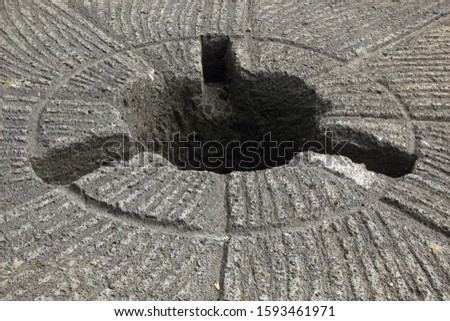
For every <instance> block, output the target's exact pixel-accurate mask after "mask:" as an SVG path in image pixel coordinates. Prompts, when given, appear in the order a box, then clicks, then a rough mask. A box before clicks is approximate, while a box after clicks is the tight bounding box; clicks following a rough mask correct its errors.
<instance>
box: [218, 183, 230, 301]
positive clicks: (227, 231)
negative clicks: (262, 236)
mask: <svg viewBox="0 0 450 321" xmlns="http://www.w3.org/2000/svg"><path fill="white" fill-rule="evenodd" d="M230 181H231V176H230V175H227V176H226V184H225V211H226V215H227V217H226V225H225V235H226V239H225V241H224V242H223V252H222V265H221V267H220V276H219V280H220V281H219V284H220V295H219V300H221V301H223V300H224V295H225V292H224V288H225V286H224V285H225V271H226V267H227V265H228V257H229V256H228V251H229V247H230V239H231V236H232V235H231V234H230V229H231V204H230V197H229V196H230V194H229V193H230V192H229V190H230V189H229V185H230Z"/></svg>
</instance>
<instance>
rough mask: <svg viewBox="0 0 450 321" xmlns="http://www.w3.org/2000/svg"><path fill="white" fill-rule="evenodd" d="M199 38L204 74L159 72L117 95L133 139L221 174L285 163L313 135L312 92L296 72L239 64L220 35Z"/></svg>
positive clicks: (191, 166)
mask: <svg viewBox="0 0 450 321" xmlns="http://www.w3.org/2000/svg"><path fill="white" fill-rule="evenodd" d="M201 43H202V69H203V79H197V78H198V77H197V78H192V77H190V76H189V75H179V74H172V75H169V76H167V75H165V76H164V79H163V80H161V81H160V82H157V81H156V82H155V81H150V80H145V79H141V80H139V81H137V82H135V83H133V84H131V85H130V86H128V87H127V88H126V90H125V91H124V92H122V99H123V108H124V109H125V115H128V116H126V117H128V123H129V124H130V123H131V124H134V128H132V130H133V131H134V136H135V137H136V138H137V139H138V140H139V142H141V143H142V144H144V145H145V146H146V147H149V146H150V148H149V149H151V150H152V151H154V152H157V153H159V154H162V155H163V156H164V157H166V158H168V159H169V160H170V161H171V162H172V163H173V164H175V165H176V166H177V167H178V168H180V169H188V170H209V171H213V172H216V173H221V174H224V173H229V172H232V171H249V170H261V169H266V168H270V167H275V166H280V165H284V164H286V163H287V162H289V160H291V159H292V158H293V156H294V152H295V151H298V149H299V147H300V146H301V145H302V144H303V143H304V142H305V141H307V140H309V139H313V138H314V137H315V126H316V123H317V120H318V117H319V112H320V104H319V103H318V99H317V97H316V95H315V93H314V91H313V90H312V89H310V88H308V87H307V86H306V85H305V83H304V82H303V81H302V80H301V79H299V78H296V77H292V76H287V75H285V74H282V73H267V72H254V73H250V72H248V71H247V70H244V69H242V68H241V66H240V64H239V63H237V62H236V57H235V55H234V53H233V52H232V50H231V48H230V47H231V45H230V39H229V38H228V37H226V36H214V35H208V36H204V37H202V38H201ZM169 78H170V80H169ZM169 142H170V144H169ZM149 143H150V144H149ZM169 145H170V147H169Z"/></svg>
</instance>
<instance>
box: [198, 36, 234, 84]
mask: <svg viewBox="0 0 450 321" xmlns="http://www.w3.org/2000/svg"><path fill="white" fill-rule="evenodd" d="M201 43H202V67H203V79H204V81H205V83H217V82H225V81H226V78H227V75H226V56H227V52H228V48H229V46H230V38H229V37H227V36H219V35H206V36H202V37H201Z"/></svg>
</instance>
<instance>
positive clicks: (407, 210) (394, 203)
mask: <svg viewBox="0 0 450 321" xmlns="http://www.w3.org/2000/svg"><path fill="white" fill-rule="evenodd" d="M399 196H400V197H401V195H399ZM380 201H381V202H383V203H384V204H387V205H389V206H391V207H393V208H395V209H396V210H398V212H400V213H402V215H404V216H405V217H408V218H412V219H414V220H415V221H417V222H419V223H420V224H422V225H424V226H425V227H427V228H430V229H432V230H433V231H435V232H439V233H441V234H443V235H445V236H447V237H450V230H449V229H448V228H444V227H442V226H440V225H439V224H437V223H436V222H434V221H433V220H429V219H427V218H426V217H424V216H422V215H420V214H418V213H416V211H415V210H414V208H411V207H409V206H405V205H408V202H407V200H406V202H405V203H406V204H405V203H403V202H402V201H405V200H404V199H403V198H400V200H397V199H394V198H390V197H388V196H383V197H381V198H380Z"/></svg>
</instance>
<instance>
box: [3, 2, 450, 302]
mask: <svg viewBox="0 0 450 321" xmlns="http://www.w3.org/2000/svg"><path fill="white" fill-rule="evenodd" d="M0 12H1V16H2V19H1V29H2V33H1V36H0V39H1V40H0V43H1V54H0V58H1V65H0V81H1V82H2V85H1V88H0V91H1V98H0V104H1V106H0V107H1V108H0V132H1V134H0V178H1V181H0V200H1V202H0V227H1V230H0V299H2V300H39V299H49V300H62V299H69V300H107V299H117V300H128V299H131V300H138V299H139V300H161V299H162V300H164V299H165V300H171V299H174V300H175V299H183V300H218V299H223V300H248V299H254V300H267V299H272V300H309V299H317V300H359V299H362V300H450V259H449V258H450V255H449V251H450V242H449V237H450V198H449V196H448V195H449V194H450V186H449V182H450V179H449V178H450V172H449V168H450V152H449V150H450V149H449V145H450V136H449V133H450V124H449V117H450V103H449V102H450V99H449V92H450V85H449V84H450V46H449V43H450V18H449V13H450V4H449V2H448V1H435V2H429V3H428V2H427V3H424V2H422V1H405V2H403V1H399V2H385V3H379V4H375V3H365V2H357V3H356V2H355V3H349V2H339V3H335V4H328V3H325V2H322V3H318V2H317V3H316V2H315V3H313V4H311V3H308V2H306V1H305V2H298V1H189V2H180V1H165V2H158V1H143V0H126V1H118V0H117V1H116V0H111V1H96V0H92V1H84V0H73V1H57V0H47V1H37V0H36V1H32V0H30V1H28V0H27V1H26V0H23V1H13V0H2V1H0ZM211 35H213V36H212V37H211ZM217 35H218V36H217ZM208 37H209V38H208ZM211 39H213V40H211ZM205 41H209V42H208V43H206V44H205ZM224 48H225V49H224ZM216 51H217V52H216ZM222 51H226V54H225V52H222ZM221 54H222V55H224V57H222V58H223V60H224V64H226V65H224V66H223V69H224V70H226V74H225V75H223V74H221V73H223V72H224V71H220V70H221V69H220V68H221V67H220V66H216V65H215V64H214V63H211V61H213V62H214V59H216V60H219V61H220V60H221V59H222V58H221V56H220V55H221ZM205 57H206V58H205ZM211 59H212V60H211ZM205 60H208V61H206V62H205ZM208 64H209V65H208ZM209 66H213V67H209ZM211 68H212V69H211ZM210 69H211V70H210ZM218 70H219V71H218ZM208 77H213V78H214V77H218V78H219V80H220V81H219V82H218V83H215V84H210V83H209V82H208V81H205V79H207V78H208ZM221 77H222V78H221ZM224 97H225V98H224ZM178 131H181V132H183V133H184V134H187V133H189V132H191V131H198V132H199V133H200V134H201V136H202V139H203V140H208V139H217V140H219V141H221V142H228V141H231V140H233V139H256V138H259V137H260V135H261V134H263V133H264V132H266V131H271V132H272V133H273V134H274V137H275V138H276V139H277V140H292V141H295V143H296V144H297V145H298V146H300V145H301V144H302V143H303V142H305V141H307V140H309V139H316V140H318V141H320V142H323V143H338V142H339V141H348V142H349V143H348V145H346V147H345V148H344V149H343V150H342V156H338V155H328V154H317V153H312V152H311V153H301V154H298V155H296V156H295V157H294V158H292V159H287V161H289V162H286V164H281V165H283V166H277V167H273V168H258V170H255V171H232V172H231V173H224V172H221V171H220V170H217V171H215V172H214V171H206V170H201V171H194V170H181V169H180V168H179V167H180V166H179V165H180V164H179V163H176V162H172V163H171V162H168V161H167V160H166V159H165V158H163V157H161V156H158V154H157V153H158V148H157V147H155V149H154V150H152V149H151V150H148V151H147V153H144V154H142V153H141V154H139V155H136V154H137V151H136V150H135V149H130V150H129V151H130V152H129V153H127V154H126V158H127V159H119V160H117V159H116V160H115V161H113V162H110V163H109V164H108V165H109V166H101V165H102V164H103V163H102V161H103V160H102V157H101V150H100V148H101V146H102V145H103V144H104V143H106V142H109V141H111V140H115V141H120V142H122V143H123V145H124V146H128V145H127V144H129V142H130V141H134V140H141V141H148V140H153V141H156V142H163V141H164V140H166V139H170V137H171V135H173V134H174V133H176V132H178ZM328 134H331V135H332V136H329V135H328ZM141 156H144V159H143V160H144V164H141V159H140V158H139V157H141ZM164 156H165V157H167V158H171V157H173V156H174V155H164ZM128 158H129V159H128ZM305 159H309V160H311V159H312V160H313V162H312V163H311V162H304V160H305ZM113 160H114V159H113ZM103 165H105V164H103ZM203 169H205V168H203Z"/></svg>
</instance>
